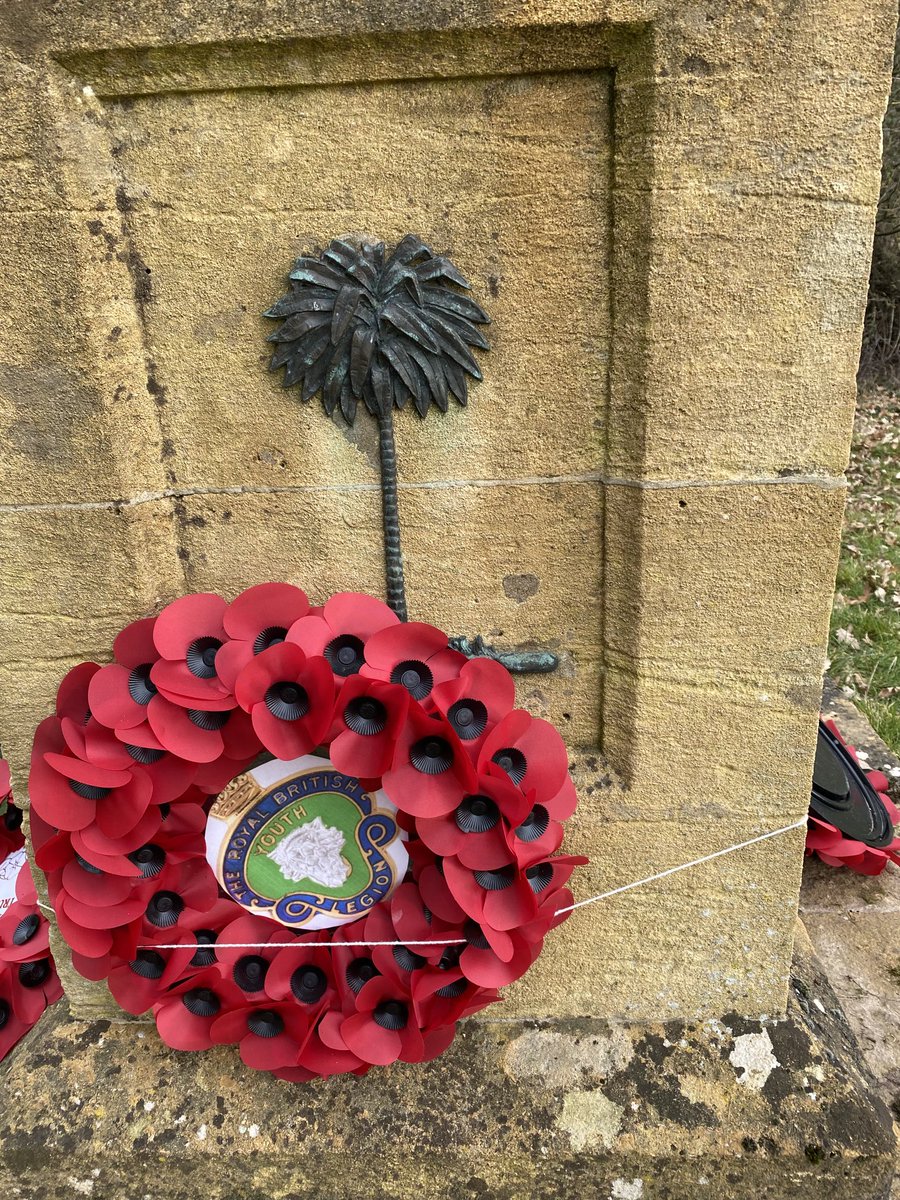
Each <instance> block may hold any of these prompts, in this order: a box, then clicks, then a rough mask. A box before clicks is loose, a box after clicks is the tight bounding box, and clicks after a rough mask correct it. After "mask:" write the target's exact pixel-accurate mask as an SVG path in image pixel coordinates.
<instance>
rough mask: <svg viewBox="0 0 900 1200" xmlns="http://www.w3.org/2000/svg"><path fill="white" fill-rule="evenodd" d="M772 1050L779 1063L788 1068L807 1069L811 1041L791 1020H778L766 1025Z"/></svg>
mask: <svg viewBox="0 0 900 1200" xmlns="http://www.w3.org/2000/svg"><path fill="white" fill-rule="evenodd" d="M767 1029H768V1033H769V1040H770V1041H771V1043H772V1051H773V1053H774V1055H775V1057H776V1058H777V1059H778V1061H779V1063H780V1064H781V1066H783V1067H787V1068H788V1069H790V1070H799V1069H807V1068H808V1067H809V1056H810V1051H811V1050H812V1043H811V1042H810V1040H809V1037H808V1035H807V1034H806V1033H804V1031H803V1030H802V1029H800V1028H799V1027H798V1026H797V1024H796V1023H795V1022H793V1021H778V1022H776V1023H775V1024H773V1025H769V1026H767Z"/></svg>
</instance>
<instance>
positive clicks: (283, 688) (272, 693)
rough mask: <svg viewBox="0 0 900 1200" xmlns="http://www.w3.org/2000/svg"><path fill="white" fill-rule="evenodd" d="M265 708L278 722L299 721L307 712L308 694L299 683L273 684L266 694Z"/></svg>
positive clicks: (284, 682)
mask: <svg viewBox="0 0 900 1200" xmlns="http://www.w3.org/2000/svg"><path fill="white" fill-rule="evenodd" d="M266 708H267V709H268V710H269V712H270V713H271V714H272V716H273V717H277V718H278V720H279V721H299V720H300V718H301V717H305V716H306V714H307V713H308V712H309V693H308V692H307V690H306V688H305V687H301V685H300V684H299V683H293V682H291V681H289V680H285V681H283V682H282V683H273V684H272V686H271V687H270V688H269V690H268V691H267V692H266Z"/></svg>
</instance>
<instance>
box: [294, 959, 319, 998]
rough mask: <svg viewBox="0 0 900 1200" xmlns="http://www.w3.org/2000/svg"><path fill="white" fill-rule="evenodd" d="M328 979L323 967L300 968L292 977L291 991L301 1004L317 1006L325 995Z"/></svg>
mask: <svg viewBox="0 0 900 1200" xmlns="http://www.w3.org/2000/svg"><path fill="white" fill-rule="evenodd" d="M327 987H328V978H327V976H326V974H325V972H324V971H323V970H322V968H321V967H316V966H307V967H298V968H297V970H296V971H295V972H294V973H293V975H292V976H291V991H292V992H293V994H294V999H295V1000H299V1001H300V1003H301V1004H315V1003H316V1001H317V1000H321V999H322V997H323V996H324V995H325V990H326V988H327Z"/></svg>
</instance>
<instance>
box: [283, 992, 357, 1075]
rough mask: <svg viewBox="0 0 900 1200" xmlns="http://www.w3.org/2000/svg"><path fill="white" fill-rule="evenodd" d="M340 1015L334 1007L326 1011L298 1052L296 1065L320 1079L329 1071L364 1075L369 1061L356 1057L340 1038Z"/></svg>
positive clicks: (340, 1073)
mask: <svg viewBox="0 0 900 1200" xmlns="http://www.w3.org/2000/svg"><path fill="white" fill-rule="evenodd" d="M343 1019H344V1018H343V1015H342V1014H341V1012H340V1011H336V1010H334V1009H332V1010H330V1011H329V1012H326V1013H325V1014H324V1016H322V1017H321V1018H320V1020H319V1023H318V1025H316V1027H315V1029H314V1030H313V1031H312V1033H311V1034H310V1036H309V1038H308V1040H307V1042H306V1045H305V1046H304V1047H303V1049H302V1050H301V1052H300V1062H299V1066H300V1069H302V1070H306V1071H312V1072H313V1074H314V1075H316V1076H319V1077H320V1078H322V1079H328V1078H329V1076H331V1075H347V1074H353V1075H365V1074H366V1072H367V1071H369V1070H370V1069H371V1065H372V1064H371V1063H368V1062H363V1060H362V1059H361V1058H357V1056H356V1055H355V1054H352V1053H351V1052H350V1051H349V1050H348V1049H347V1047H346V1046H345V1045H344V1042H343V1039H342V1038H341V1032H340V1030H341V1022H342V1021H343Z"/></svg>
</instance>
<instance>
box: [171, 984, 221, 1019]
mask: <svg viewBox="0 0 900 1200" xmlns="http://www.w3.org/2000/svg"><path fill="white" fill-rule="evenodd" d="M181 1003H182V1004H183V1005H184V1007H185V1008H186V1009H187V1010H188V1012H189V1013H191V1015H192V1016H195V1017H214V1016H215V1015H216V1013H217V1012H218V1011H219V1009H220V1008H221V1007H222V1001H221V1000H220V999H219V997H218V996H217V995H216V993H215V992H213V991H211V990H210V989H209V988H202V987H201V988H191V990H190V991H189V992H185V993H184V995H183V996H182V997H181Z"/></svg>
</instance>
